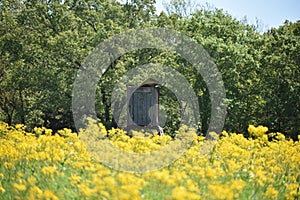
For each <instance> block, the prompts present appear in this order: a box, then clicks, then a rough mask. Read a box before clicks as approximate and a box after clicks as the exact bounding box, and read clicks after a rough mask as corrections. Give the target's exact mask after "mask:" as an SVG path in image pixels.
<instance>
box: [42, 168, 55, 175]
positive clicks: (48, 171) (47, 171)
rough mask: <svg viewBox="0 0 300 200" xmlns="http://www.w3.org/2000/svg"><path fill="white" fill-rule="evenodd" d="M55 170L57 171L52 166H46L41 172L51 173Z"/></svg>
mask: <svg viewBox="0 0 300 200" xmlns="http://www.w3.org/2000/svg"><path fill="white" fill-rule="evenodd" d="M55 172H57V169H56V168H55V167H53V166H46V167H43V169H42V173H43V174H45V175H53V174H54V173H55Z"/></svg>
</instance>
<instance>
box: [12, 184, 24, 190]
mask: <svg viewBox="0 0 300 200" xmlns="http://www.w3.org/2000/svg"><path fill="white" fill-rule="evenodd" d="M13 187H14V188H15V189H16V190H19V191H25V190H26V185H24V184H18V183H14V184H13Z"/></svg>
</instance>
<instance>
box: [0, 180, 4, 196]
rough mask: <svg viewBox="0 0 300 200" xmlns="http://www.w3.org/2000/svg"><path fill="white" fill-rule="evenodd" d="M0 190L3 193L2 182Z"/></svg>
mask: <svg viewBox="0 0 300 200" xmlns="http://www.w3.org/2000/svg"><path fill="white" fill-rule="evenodd" d="M0 192H2V193H4V192H5V189H4V188H3V187H2V184H1V182H0Z"/></svg>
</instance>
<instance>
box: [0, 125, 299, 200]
mask: <svg viewBox="0 0 300 200" xmlns="http://www.w3.org/2000/svg"><path fill="white" fill-rule="evenodd" d="M25 128H26V127H25V126H24V125H16V126H14V127H11V126H8V125H7V124H5V123H0V199H5V200H6V199H53V200H54V199H117V200H118V199H170V200H171V199H180V200H181V199H299V198H300V191H299V189H300V188H299V187H300V143H299V142H298V141H292V140H289V139H286V138H285V137H284V135H283V134H280V133H269V132H268V129H267V128H266V127H262V126H258V127H254V126H251V125H250V126H249V128H248V132H249V134H250V137H249V138H245V137H244V136H243V135H242V134H236V133H227V132H225V131H224V132H223V133H222V135H221V136H220V138H218V139H217V140H216V142H214V143H211V144H212V145H211V146H210V147H211V148H208V149H206V152H205V153H203V147H204V146H205V145H206V144H207V143H208V141H206V140H205V138H204V137H203V136H197V135H196V134H194V140H193V143H192V145H191V146H190V148H189V149H188V150H186V152H185V153H184V154H183V155H182V156H181V157H180V158H179V159H177V160H176V161H175V162H174V163H172V164H171V165H169V166H167V167H164V168H162V169H159V170H156V171H151V172H145V173H130V172H124V171H117V170H114V169H111V168H109V167H106V166H105V165H103V164H101V163H100V162H98V161H97V159H95V158H94V157H93V156H92V155H91V154H90V153H89V151H88V150H87V149H86V148H85V145H84V144H83V142H82V140H79V138H78V137H77V134H74V133H72V132H71V131H70V130H69V129H63V130H60V131H58V132H57V133H52V130H50V129H46V128H35V129H34V131H33V132H32V133H30V132H26V131H25ZM178 132H179V133H181V134H184V133H186V132H191V130H189V129H188V128H187V127H182V128H181V129H180V130H179V131H178ZM82 134H83V133H82ZM101 134H102V135H103V136H104V137H107V138H108V139H109V141H110V142H111V143H112V144H114V145H115V146H117V147H118V148H121V149H124V150H126V151H132V152H137V153H147V152H151V151H156V150H160V149H162V148H164V146H166V145H171V144H172V143H174V142H176V141H175V140H176V139H172V138H171V137H170V136H167V135H163V136H158V135H156V134H155V135H150V136H147V137H144V138H143V137H135V136H133V137H129V136H127V135H126V134H125V132H123V131H122V130H119V129H112V130H105V128H104V127H103V126H101ZM79 136H80V133H79ZM128 162H130V160H128ZM135 164H136V165H142V164H143V163H135Z"/></svg>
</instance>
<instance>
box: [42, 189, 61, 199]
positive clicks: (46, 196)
mask: <svg viewBox="0 0 300 200" xmlns="http://www.w3.org/2000/svg"><path fill="white" fill-rule="evenodd" d="M43 197H44V199H49V200H58V197H57V196H56V195H55V194H54V193H53V192H52V191H50V190H45V191H44V192H43Z"/></svg>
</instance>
